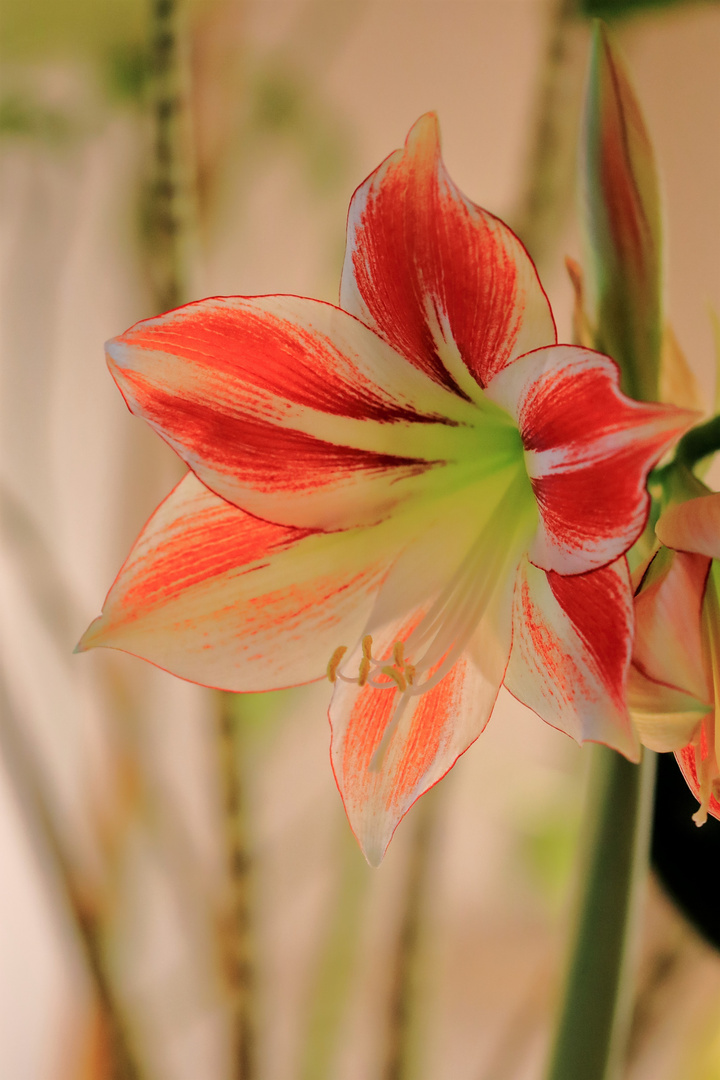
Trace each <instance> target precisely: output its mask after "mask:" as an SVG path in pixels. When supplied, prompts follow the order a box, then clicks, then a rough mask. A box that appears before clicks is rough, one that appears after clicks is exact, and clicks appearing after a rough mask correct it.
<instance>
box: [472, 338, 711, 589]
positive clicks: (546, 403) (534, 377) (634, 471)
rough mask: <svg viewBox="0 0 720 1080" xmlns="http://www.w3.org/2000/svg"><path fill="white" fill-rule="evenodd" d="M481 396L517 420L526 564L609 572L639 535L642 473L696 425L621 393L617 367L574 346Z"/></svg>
mask: <svg viewBox="0 0 720 1080" xmlns="http://www.w3.org/2000/svg"><path fill="white" fill-rule="evenodd" d="M487 395H488V397H489V398H490V399H491V400H492V401H495V402H496V403H497V404H498V405H501V406H502V407H503V408H505V409H507V411H508V412H509V413H510V415H511V416H512V417H513V418H514V419H515V420H516V422H517V424H518V426H519V428H520V433H521V435H522V440H523V444H524V446H525V461H526V465H527V470H528V475H529V476H530V479H531V481H532V485H533V489H534V491H535V496H536V498H537V502H538V507H539V509H540V524H539V527H538V531H537V535H536V537H535V540H534V543H533V546H532V548H531V550H530V558H531V559H532V561H533V562H534V563H535V564H536V565H537V566H540V567H542V569H543V570H555V571H557V572H558V573H560V574H581V573H585V572H586V571H588V570H595V569H597V568H599V567H601V566H606V565H607V564H608V563H610V562H612V561H613V560H614V559H617V558H618V557H619V556H620V555H622V554H623V553H624V552H625V551H627V549H628V548H629V547H630V546H631V545H632V543H633V542H634V541H635V540H636V539H637V537H638V536H639V535H640V533H641V531H642V529H643V527H644V525H645V522H646V519H647V515H648V509H649V497H648V494H647V490H646V487H645V482H646V478H647V474H648V472H649V470H650V469H651V468H652V466H653V465H654V464H655V463H656V462H657V461H658V459H659V458H660V457H661V456H662V454H663V452H664V451H665V450H666V449H667V448H668V447H669V446H671V445H672V443H673V442H674V441H675V440H676V439H677V438H678V437H679V436H680V435H681V434H682V433H683V431H685V430H686V429H687V428H688V427H689V426H690V425H691V423H692V422H693V421H694V420H695V419H696V416H695V414H694V413H691V412H688V411H687V410H684V409H676V408H674V407H673V406H672V405H654V404H651V405H649V404H645V403H644V402H639V401H633V400H632V399H631V398H628V397H625V395H624V394H622V393H621V391H620V388H619V382H618V369H617V365H616V364H615V363H614V362H613V361H612V360H610V359H609V358H608V357H607V356H601V355H600V354H599V353H596V352H592V351H591V350H590V349H583V348H581V347H580V346H573V345H555V346H552V347H550V348H547V349H538V350H536V351H535V352H532V353H529V354H528V355H527V356H523V357H521V358H520V359H519V360H517V361H516V362H515V363H514V364H512V365H511V366H510V367H507V368H505V370H504V371H502V372H500V373H499V374H498V375H497V376H496V377H495V378H494V379H493V380H492V382H491V383H490V384H489V386H488V388H487Z"/></svg>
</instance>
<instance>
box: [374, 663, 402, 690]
mask: <svg viewBox="0 0 720 1080" xmlns="http://www.w3.org/2000/svg"><path fill="white" fill-rule="evenodd" d="M380 671H381V674H383V675H387V677H388V678H389V679H392V680H393V681H394V682H395V684H396V685H397V688H398V690H399V691H400V692H401V693H402V694H404V693H405V691H406V690H407V683H406V682H405V676H404V675H403V673H402V671H398V669H397V668H394V667H390V665H389V664H388V665H387V667H384V668H380Z"/></svg>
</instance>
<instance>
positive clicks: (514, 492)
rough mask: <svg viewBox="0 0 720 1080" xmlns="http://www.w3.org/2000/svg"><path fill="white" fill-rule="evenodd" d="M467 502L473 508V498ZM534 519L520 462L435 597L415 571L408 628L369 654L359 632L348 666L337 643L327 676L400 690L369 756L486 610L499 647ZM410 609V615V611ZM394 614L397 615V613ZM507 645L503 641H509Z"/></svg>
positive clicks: (369, 645) (449, 662) (450, 661)
mask: <svg viewBox="0 0 720 1080" xmlns="http://www.w3.org/2000/svg"><path fill="white" fill-rule="evenodd" d="M468 506H469V509H470V508H471V507H472V502H471V501H469V504H468ZM536 525H537V505H536V502H535V498H534V496H533V493H532V489H531V488H530V484H529V481H528V478H527V474H526V472H525V469H524V464H523V463H522V462H520V463H518V464H517V466H516V467H515V468H514V469H513V471H512V473H511V474H510V475H509V476H508V477H507V479H506V481H505V484H504V485H503V491H502V495H501V496H500V498H499V501H498V502H497V503H496V504H495V506H494V509H493V511H492V512H491V513H489V514H488V515H487V517H486V519H485V522H484V525H483V526H482V527H481V528H480V530H479V533H478V535H477V536H476V538H475V540H474V542H473V543H472V544H471V546H470V548H469V550H468V551H466V554H465V556H464V557H463V558H462V559H461V561H460V563H459V565H456V567H455V570H454V572H451V573H450V574H449V577H448V579H447V580H446V582H445V585H444V586H443V587H442V588H440V589H439V591H438V592H437V593H436V595H435V596H434V598H432V599H429V598H427V597H424V598H423V597H422V572H421V570H420V569H419V570H418V584H419V589H418V592H419V596H418V603H417V604H416V605H415V607H414V610H415V611H416V612H417V613H418V615H417V621H416V622H415V625H414V626H413V627H412V629H410V630H409V632H407V633H404V634H402V636H401V637H400V636H399V637H398V638H396V639H395V641H394V642H393V644H392V647H391V648H389V647H388V644H386V643H383V646H382V647H381V649H380V650H379V651H378V652H379V655H376V654H374V653H373V637H372V635H371V634H365V636H364V637H363V639H362V642H361V655H360V656H358V654H357V651H355V650H354V651H353V652H354V656H355V657H356V658H357V659H355V660H354V661H353V663H352V666H351V665H350V664H349V663H347V662H346V663H343V661H344V660H345V655H346V653H347V651H348V650H347V647H346V646H344V645H341V646H340V647H339V648H337V649H335V651H334V652H333V654H332V656H331V658H330V661H329V663H328V667H327V676H328V679H329V680H330V682H332V683H335V682H337V681H338V680H339V681H341V682H345V683H356V684H357V685H358V686H361V687H362V686H370V687H372V688H373V689H375V690H389V691H390V692H391V693H395V692H396V691H398V692H399V697H398V701H397V705H396V708H395V711H394V713H393V716H392V718H391V719H390V721H389V722H388V724H387V727H386V729H385V732H384V734H383V738H382V741H381V743H380V746H379V747H378V749H377V751H376V753H375V756H374V758H373V761H374V762H375V763H377V761H379V760H380V759H381V758H382V755H383V754H384V751H385V749H386V747H387V745H388V743H389V741H390V738H391V736H392V734H393V732H394V731H395V729H396V728H397V724H398V721H399V719H400V716H401V714H402V713H403V712H404V710H405V708H406V707H407V706H408V705H409V704H410V703H411V702H412V700H413V699H414V698H416V697H419V696H420V695H422V694H425V693H427V692H428V691H430V690H432V689H433V688H434V687H435V686H437V684H438V683H439V682H440V681H441V680H442V679H443V678H445V676H446V675H447V674H448V673H449V672H450V670H451V669H452V668H453V667H454V665H455V664H456V663H457V662H458V660H459V659H460V657H461V654H462V653H463V651H464V650H466V649H467V647H468V646H469V645H470V643H471V640H472V638H473V636H474V635H475V633H476V631H477V630H478V628H479V627H480V625H481V623H482V622H483V620H484V619H485V618H486V617H489V618H490V626H491V629H490V633H491V635H492V640H493V641H495V639H497V643H498V648H500V649H502V648H504V647H505V634H504V632H503V629H502V627H504V626H505V625H506V624H507V626H508V627H509V614H510V613H509V607H510V605H511V604H512V587H513V583H514V580H515V573H516V568H517V565H518V563H519V561H520V559H521V558H522V555H523V553H524V552H525V551H526V550H527V546H528V543H529V541H530V539H531V537H532V534H533V531H534V529H535V528H536ZM441 557H442V551H439V552H438V558H441ZM423 608H424V610H423ZM408 614H409V615H412V610H411V612H409V613H408ZM398 615H399V616H400V617H402V615H403V612H398ZM396 632H397V631H396ZM508 634H509V630H508ZM391 640H392V639H391ZM385 642H387V637H386V638H385ZM507 644H508V648H509V640H508V643H507ZM492 647H493V648H494V647H495V646H494V645H493V646H492ZM348 659H349V658H348ZM505 659H507V657H505ZM371 767H375V766H371Z"/></svg>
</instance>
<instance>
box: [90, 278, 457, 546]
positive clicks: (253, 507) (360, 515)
mask: <svg viewBox="0 0 720 1080" xmlns="http://www.w3.org/2000/svg"><path fill="white" fill-rule="evenodd" d="M107 351H108V359H109V364H110V368H111V371H112V373H113V376H114V378H115V379H116V381H117V383H118V385H119V387H120V389H121V391H122V393H123V395H124V397H125V400H126V401H127V403H128V406H129V407H130V409H131V410H132V411H133V412H134V413H137V414H138V415H140V416H142V417H144V419H145V420H147V421H148V423H149V424H150V425H151V426H152V427H153V428H155V430H156V431H158V432H159V434H160V435H161V436H162V437H163V438H164V439H165V440H166V441H167V442H168V443H169V444H170V445H171V446H172V448H173V449H174V450H175V451H176V452H177V453H178V454H179V455H180V456H181V457H183V458H184V460H185V461H186V462H187V463H188V465H189V466H190V467H191V469H192V470H193V471H194V472H195V473H196V474H197V475H198V476H199V477H200V479H201V480H202V481H203V483H205V484H206V485H207V486H208V487H210V488H211V489H212V490H213V491H215V492H216V493H217V494H219V495H220V496H222V497H223V498H225V499H228V500H229V501H230V502H233V503H235V505H236V506H240V507H241V508H242V509H245V510H248V511H249V512H250V513H253V514H255V515H257V516H258V517H263V518H265V519H266V520H268V521H275V522H278V523H280V524H285V525H295V526H300V527H308V528H322V529H335V528H351V527H352V526H354V525H357V524H368V523H372V522H375V521H378V520H380V519H382V518H383V517H385V516H386V515H387V514H389V513H390V512H391V510H392V509H393V508H394V507H395V506H396V505H398V503H400V502H401V501H403V500H404V499H405V498H407V497H408V496H409V495H412V494H413V493H415V492H417V491H418V490H420V489H422V485H423V481H424V479H425V477H426V474H427V473H428V471H432V466H434V465H437V464H438V463H440V462H446V461H454V460H458V459H463V458H465V457H467V455H468V453H469V449H468V448H469V445H470V443H471V442H472V437H473V428H472V427H471V426H470V423H471V422H475V421H476V419H477V410H475V409H472V408H471V407H470V406H468V405H467V403H466V402H463V401H460V400H459V399H457V398H456V397H455V396H454V395H453V394H451V393H449V392H447V391H445V390H443V388H442V387H439V386H437V385H436V384H434V383H433V382H432V381H431V380H430V379H429V378H427V377H426V376H425V375H424V374H423V373H422V372H420V371H418V370H416V369H415V368H413V367H412V365H410V364H408V363H407V361H406V360H404V359H403V357H401V356H399V355H398V354H397V353H396V352H395V351H394V350H393V349H391V348H390V347H389V346H388V345H387V344H386V343H385V342H384V341H382V339H381V338H379V337H378V336H377V334H375V333H373V332H372V331H371V330H369V329H368V328H367V327H366V326H364V325H363V324H362V323H361V322H359V321H358V320H357V319H355V318H353V317H352V316H350V315H348V314H347V313H346V312H344V311H341V310H340V309H339V308H336V307H333V306H332V305H331V304H324V303H320V302H319V301H315V300H305V299H302V298H298V297H292V296H270V297H257V298H243V297H231V298H227V299H212V300H204V301H201V302H199V303H196V304H188V305H187V306H186V307H183V308H179V309H178V310H176V311H171V312H169V313H167V314H165V315H162V316H160V317H159V318H156V319H148V320H147V321H145V322H141V323H138V324H137V325H136V326H134V327H132V328H131V329H130V330H128V331H127V332H126V333H125V334H123V335H122V336H121V337H119V338H116V339H115V340H113V341H111V342H110V343H109V344H108V346H107Z"/></svg>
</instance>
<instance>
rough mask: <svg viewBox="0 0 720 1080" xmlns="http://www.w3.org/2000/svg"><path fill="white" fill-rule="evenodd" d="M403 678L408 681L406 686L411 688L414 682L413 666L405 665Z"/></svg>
mask: <svg viewBox="0 0 720 1080" xmlns="http://www.w3.org/2000/svg"><path fill="white" fill-rule="evenodd" d="M405 678H406V679H407V681H408V686H412V684H413V683H414V681H415V665H414V664H405Z"/></svg>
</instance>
